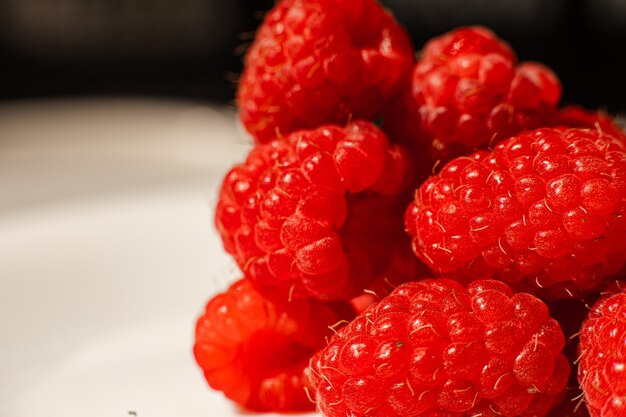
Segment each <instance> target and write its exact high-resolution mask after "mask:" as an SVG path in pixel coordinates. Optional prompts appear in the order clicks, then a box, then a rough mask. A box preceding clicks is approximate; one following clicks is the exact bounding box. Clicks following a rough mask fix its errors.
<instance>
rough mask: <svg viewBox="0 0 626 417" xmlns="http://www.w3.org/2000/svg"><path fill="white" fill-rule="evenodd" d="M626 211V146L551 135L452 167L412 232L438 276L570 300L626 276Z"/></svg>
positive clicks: (429, 195)
mask: <svg viewBox="0 0 626 417" xmlns="http://www.w3.org/2000/svg"><path fill="white" fill-rule="evenodd" d="M625 210H626V153H625V151H624V144H623V143H622V142H621V141H619V140H617V139H615V138H614V137H612V136H609V135H606V134H604V133H603V132H602V131H597V130H589V129H565V128H544V129H538V130H535V131H532V132H526V133H522V134H520V135H518V136H515V137H512V138H510V139H508V140H506V141H504V142H502V143H500V144H499V145H497V146H496V148H495V150H494V151H492V152H488V151H480V152H476V153H474V154H473V155H471V156H469V157H462V158H457V159H455V160H453V161H451V162H450V163H449V164H447V165H446V166H445V167H444V168H443V169H442V170H441V172H440V173H439V174H438V175H435V176H432V177H430V178H429V179H428V180H427V181H426V182H424V183H423V184H422V185H421V186H420V188H419V189H418V190H417V192H416V194H415V200H414V202H413V203H411V204H410V205H409V207H408V208H407V211H406V214H405V221H406V223H405V224H406V228H407V231H408V233H409V234H410V235H411V236H412V237H413V248H414V251H415V253H416V254H417V256H418V257H419V258H420V259H421V260H423V261H424V262H425V263H426V264H427V265H428V266H429V267H430V268H431V270H433V271H434V272H436V273H439V274H444V275H448V276H453V277H454V278H457V279H460V280H462V281H463V280H466V279H480V278H491V277H496V278H498V279H500V280H502V281H505V282H507V283H509V284H514V285H515V286H516V287H518V288H521V289H524V290H526V291H529V292H533V293H534V292H535V291H537V290H539V289H544V291H542V294H544V295H548V294H549V295H551V296H553V297H568V296H571V295H572V293H575V292H581V293H584V292H586V291H588V290H593V289H595V288H598V287H599V286H600V285H601V284H602V283H603V282H604V281H605V279H606V278H607V277H610V276H611V275H614V274H616V273H617V272H618V271H619V270H620V269H621V268H622V267H623V266H624V263H625V262H626V218H625V217H624V214H625Z"/></svg>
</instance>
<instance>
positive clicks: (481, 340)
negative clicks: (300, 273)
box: [309, 278, 569, 417]
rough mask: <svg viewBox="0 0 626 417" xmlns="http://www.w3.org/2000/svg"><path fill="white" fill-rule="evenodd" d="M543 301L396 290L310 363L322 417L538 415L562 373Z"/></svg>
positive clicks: (436, 288)
mask: <svg viewBox="0 0 626 417" xmlns="http://www.w3.org/2000/svg"><path fill="white" fill-rule="evenodd" d="M564 344H565V340H564V338H563V333H562V332H561V328H560V327H559V325H558V323H557V322H556V321H555V320H554V319H552V318H550V317H549V314H548V309H547V307H546V306H545V304H544V303H543V302H542V301H540V300H539V299H537V298H535V297H534V296H532V295H530V294H526V293H519V294H513V293H512V291H511V290H510V288H509V287H507V286H506V285H505V284H503V283H501V282H498V281H490V280H484V281H476V282H474V283H472V284H470V285H469V286H468V287H467V289H466V288H464V287H463V286H461V284H459V283H458V282H456V281H453V280H450V279H443V278H442V279H427V280H423V281H420V282H413V283H407V284H403V285H401V286H399V287H398V288H396V290H394V291H393V292H392V293H391V295H390V296H388V297H387V298H385V299H383V300H382V301H380V302H379V303H378V304H374V305H372V306H371V307H370V308H369V309H368V310H366V311H365V312H364V313H362V314H361V315H360V316H358V317H357V318H356V319H355V320H354V321H353V322H352V323H350V324H348V325H347V326H346V327H344V328H343V329H341V330H340V331H339V332H338V334H337V335H336V336H333V338H332V339H331V341H330V343H329V344H328V346H326V348H324V349H323V350H322V351H320V352H318V353H317V354H316V355H315V356H314V357H313V359H312V361H311V369H310V371H309V372H310V376H311V381H312V384H313V385H314V386H315V387H316V389H317V407H318V410H319V411H320V412H321V413H322V414H323V415H324V416H326V417H340V416H341V417H344V416H347V415H349V416H354V417H360V416H386V417H404V416H406V417H417V416H429V417H434V416H450V417H462V416H490V417H495V416H498V415H500V416H511V417H512V416H524V417H531V416H532V417H541V416H545V415H546V414H547V413H548V410H549V409H550V407H551V406H552V404H553V403H554V401H555V399H556V397H557V396H558V395H561V394H562V392H563V390H564V388H565V384H566V382H567V378H568V376H569V365H568V363H567V359H566V358H565V357H564V356H563V355H562V354H561V353H560V351H561V349H562V348H563V345H564Z"/></svg>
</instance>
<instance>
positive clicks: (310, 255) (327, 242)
mask: <svg viewBox="0 0 626 417" xmlns="http://www.w3.org/2000/svg"><path fill="white" fill-rule="evenodd" d="M410 168H411V164H410V162H409V160H408V159H407V156H406V153H405V152H404V150H402V149H401V148H399V147H398V146H396V145H394V146H391V147H390V146H389V144H388V141H387V138H386V136H385V135H384V134H383V133H382V131H380V130H379V129H378V128H377V127H376V126H374V125H373V124H371V123H368V122H355V123H351V124H350V125H348V126H347V127H345V128H343V129H342V128H340V127H337V126H330V125H329V126H325V127H322V128H319V129H316V130H310V131H298V132H294V133H292V134H291V135H289V136H288V137H286V138H284V140H277V141H273V142H270V143H268V144H265V145H259V146H257V147H256V148H255V149H253V150H252V152H251V153H250V155H249V156H248V159H247V160H246V162H245V163H244V164H242V165H238V166H236V167H235V168H233V169H232V170H231V171H230V172H229V173H228V175H227V176H226V178H225V180H224V183H223V184H222V189H221V192H220V197H219V202H218V205H217V211H216V225H217V229H218V230H219V232H220V234H221V235H222V240H223V242H224V247H225V249H226V251H227V252H229V253H230V254H232V255H233V256H234V257H235V260H236V261H237V263H238V264H239V266H240V267H241V269H242V270H244V271H245V272H246V275H247V276H248V277H249V278H250V279H252V280H253V282H254V284H255V286H256V287H257V289H259V290H260V291H261V292H262V293H263V294H265V295H270V294H276V293H277V295H278V296H279V297H280V298H282V299H287V298H292V297H295V298H301V297H308V296H314V297H317V298H319V299H324V300H328V299H345V300H347V299H349V298H351V297H353V296H355V295H357V294H359V293H360V292H361V291H362V290H363V288H366V287H367V285H368V284H369V283H370V282H371V281H372V280H374V278H376V276H378V275H380V274H381V273H383V272H384V271H385V268H386V267H387V266H388V264H389V262H390V258H391V255H392V253H393V252H394V250H395V249H394V248H395V247H397V246H398V245H403V244H405V243H406V242H405V241H404V239H403V233H402V211H403V207H402V206H403V205H404V204H405V202H406V201H405V200H404V195H403V194H401V191H403V189H404V188H407V186H408V184H409V182H410V181H411V180H412V179H411V178H412V174H411V172H410V171H411V169H410ZM400 197H402V198H400Z"/></svg>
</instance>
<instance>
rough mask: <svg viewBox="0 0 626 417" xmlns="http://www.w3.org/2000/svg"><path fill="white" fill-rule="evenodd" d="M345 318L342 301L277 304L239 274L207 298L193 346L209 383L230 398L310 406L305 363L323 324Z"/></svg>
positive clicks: (261, 405) (259, 404)
mask: <svg viewBox="0 0 626 417" xmlns="http://www.w3.org/2000/svg"><path fill="white" fill-rule="evenodd" d="M345 318H350V313H349V308H348V306H347V305H342V304H322V303H320V302H318V301H314V300H300V301H294V302H293V303H288V304H276V303H272V302H271V301H268V300H267V299H264V298H263V297H262V296H261V295H260V294H259V293H258V292H256V291H255V290H254V289H253V288H252V286H251V284H250V282H249V281H248V280H243V279H242V280H240V281H237V282H236V283H234V284H233V285H232V286H231V287H230V288H229V289H228V290H227V291H226V292H224V293H221V294H219V295H217V296H215V297H214V298H213V299H211V300H210V301H209V303H208V304H207V306H206V310H205V312H204V315H203V316H202V317H200V318H199V319H198V323H197V325H196V342H195V345H194V348H193V351H194V355H195V357H196V361H197V362H198V365H200V367H201V368H202V370H203V372H204V376H205V378H206V380H207V381H208V383H209V385H210V386H211V387H212V388H213V389H216V390H220V391H223V392H224V394H225V395H226V396H227V397H228V398H230V399H231V400H233V401H235V402H237V403H239V404H241V405H243V406H245V407H247V408H249V409H252V410H258V411H299V410H310V409H312V408H313V406H312V404H311V402H310V401H309V399H308V398H307V396H306V393H305V391H304V387H305V386H307V379H306V377H305V375H304V369H305V367H306V365H307V364H308V363H309V359H310V357H311V356H312V355H313V354H314V353H315V352H317V351H318V350H319V349H321V348H322V347H323V346H324V344H325V337H327V336H329V333H330V330H329V329H328V327H327V326H329V325H332V324H334V323H337V322H338V321H339V320H340V319H345Z"/></svg>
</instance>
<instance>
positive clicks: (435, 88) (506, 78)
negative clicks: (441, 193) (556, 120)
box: [383, 26, 561, 169]
mask: <svg viewBox="0 0 626 417" xmlns="http://www.w3.org/2000/svg"><path fill="white" fill-rule="evenodd" d="M560 97H561V85H560V82H559V80H558V78H557V77H556V75H554V73H553V72H552V71H551V70H550V69H548V68H547V67H545V66H543V65H541V64H538V63H533V62H525V63H521V64H519V65H518V66H516V60H515V56H514V54H513V51H512V50H511V49H510V47H509V46H508V45H507V44H505V43H504V42H503V41H502V40H500V39H498V38H497V37H496V35H495V34H493V33H492V32H491V31H489V30H488V29H486V28H483V27H478V26H476V27H467V28H461V29H456V30H454V31H452V32H450V33H446V34H444V35H442V36H440V37H437V38H434V39H432V40H431V41H429V42H428V43H427V44H426V46H425V47H424V51H423V56H422V58H421V59H420V60H419V61H418V63H417V64H416V65H415V66H414V68H413V72H412V78H411V87H410V88H409V89H407V90H406V92H405V94H404V95H403V96H402V97H401V98H399V99H398V101H397V102H396V104H395V105H394V106H391V107H390V111H389V112H387V113H386V114H385V115H384V118H383V120H384V124H385V129H386V130H388V131H389V132H390V134H391V136H392V137H394V138H397V139H398V140H399V141H401V142H403V143H406V144H407V145H408V146H410V147H411V148H413V149H414V150H415V151H416V153H417V154H418V155H420V156H421V157H422V162H423V164H424V165H425V166H426V167H427V168H428V169H430V167H431V166H432V165H433V162H434V161H437V160H442V161H444V162H445V161H448V160H449V159H451V158H452V157H455V156H459V155H463V154H467V153H469V151H471V150H472V149H474V148H476V147H480V146H482V147H486V146H487V145H488V144H490V143H491V144H494V143H497V142H499V141H501V140H503V139H506V138H508V137H510V136H512V135H514V134H517V133H519V132H521V131H523V130H528V129H534V128H538V127H542V126H546V125H547V121H548V120H550V118H551V117H552V116H553V113H554V112H555V111H556V104H557V103H558V101H559V99H560ZM429 161H430V162H429Z"/></svg>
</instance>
